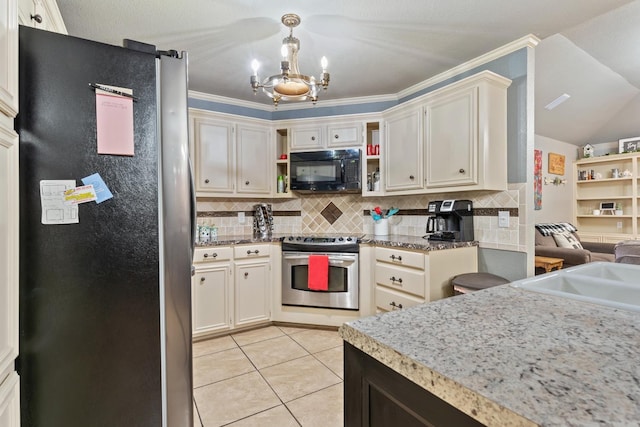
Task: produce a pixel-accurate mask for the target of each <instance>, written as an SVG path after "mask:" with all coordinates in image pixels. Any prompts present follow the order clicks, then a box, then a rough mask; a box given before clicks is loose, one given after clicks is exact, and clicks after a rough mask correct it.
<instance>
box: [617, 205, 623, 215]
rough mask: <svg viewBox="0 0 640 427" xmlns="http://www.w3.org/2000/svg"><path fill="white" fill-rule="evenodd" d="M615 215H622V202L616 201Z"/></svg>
mask: <svg viewBox="0 0 640 427" xmlns="http://www.w3.org/2000/svg"><path fill="white" fill-rule="evenodd" d="M616 215H622V204H621V203H616Z"/></svg>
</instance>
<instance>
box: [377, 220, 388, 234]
mask: <svg viewBox="0 0 640 427" xmlns="http://www.w3.org/2000/svg"><path fill="white" fill-rule="evenodd" d="M373 234H375V235H376V236H388V235H389V220H388V219H387V218H381V219H379V220H377V221H374V222H373Z"/></svg>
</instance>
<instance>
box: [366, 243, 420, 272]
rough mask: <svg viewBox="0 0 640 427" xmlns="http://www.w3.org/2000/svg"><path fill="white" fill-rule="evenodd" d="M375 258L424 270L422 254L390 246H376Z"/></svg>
mask: <svg viewBox="0 0 640 427" xmlns="http://www.w3.org/2000/svg"><path fill="white" fill-rule="evenodd" d="M376 260H378V261H384V262H390V263H392V264H395V265H402V266H405V267H413V268H418V269H420V270H424V254H422V253H420V252H409V251H401V250H398V249H390V248H376Z"/></svg>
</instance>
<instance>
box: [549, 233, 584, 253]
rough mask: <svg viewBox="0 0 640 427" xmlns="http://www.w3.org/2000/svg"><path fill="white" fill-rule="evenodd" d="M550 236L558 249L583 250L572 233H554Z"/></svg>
mask: <svg viewBox="0 0 640 427" xmlns="http://www.w3.org/2000/svg"><path fill="white" fill-rule="evenodd" d="M552 236H553V240H555V242H556V245H558V247H560V248H573V249H583V248H582V245H581V244H580V241H579V240H578V239H577V238H576V237H575V236H574V235H573V233H569V232H566V233H556V234H553V235H552Z"/></svg>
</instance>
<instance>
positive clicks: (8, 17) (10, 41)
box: [0, 0, 18, 117]
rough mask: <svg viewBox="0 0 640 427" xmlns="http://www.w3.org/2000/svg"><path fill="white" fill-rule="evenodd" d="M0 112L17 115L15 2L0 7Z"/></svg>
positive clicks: (10, 1) (11, 1) (12, 115)
mask: <svg viewBox="0 0 640 427" xmlns="http://www.w3.org/2000/svg"><path fill="white" fill-rule="evenodd" d="M0 112H1V113H4V114H5V115H7V116H9V117H15V116H16V114H17V113H18V10H17V4H16V0H9V1H3V2H2V4H1V5H0Z"/></svg>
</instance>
